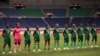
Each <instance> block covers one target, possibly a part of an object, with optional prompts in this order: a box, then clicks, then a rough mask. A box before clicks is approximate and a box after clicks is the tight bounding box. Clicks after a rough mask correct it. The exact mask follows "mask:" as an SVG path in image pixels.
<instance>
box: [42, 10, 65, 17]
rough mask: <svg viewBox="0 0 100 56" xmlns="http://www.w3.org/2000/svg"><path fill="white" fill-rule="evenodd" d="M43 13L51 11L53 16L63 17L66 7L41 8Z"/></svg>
mask: <svg viewBox="0 0 100 56" xmlns="http://www.w3.org/2000/svg"><path fill="white" fill-rule="evenodd" d="M43 11H44V13H46V12H52V13H53V15H54V16H57V17H64V16H66V13H67V9H43Z"/></svg>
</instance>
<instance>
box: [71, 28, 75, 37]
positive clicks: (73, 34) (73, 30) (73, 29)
mask: <svg viewBox="0 0 100 56" xmlns="http://www.w3.org/2000/svg"><path fill="white" fill-rule="evenodd" d="M71 36H72V38H76V28H72V31H71Z"/></svg>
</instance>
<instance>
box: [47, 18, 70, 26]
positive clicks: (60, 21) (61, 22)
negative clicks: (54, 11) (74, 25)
mask: <svg viewBox="0 0 100 56" xmlns="http://www.w3.org/2000/svg"><path fill="white" fill-rule="evenodd" d="M45 20H46V21H47V22H48V24H49V25H50V26H51V27H54V26H55V24H56V23H58V24H59V25H60V27H64V25H65V24H66V23H67V24H69V20H70V19H69V18H46V19H45Z"/></svg>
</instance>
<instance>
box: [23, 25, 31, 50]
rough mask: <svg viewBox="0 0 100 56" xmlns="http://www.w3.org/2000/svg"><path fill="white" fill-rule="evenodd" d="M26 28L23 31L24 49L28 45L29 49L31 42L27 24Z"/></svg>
mask: <svg viewBox="0 0 100 56" xmlns="http://www.w3.org/2000/svg"><path fill="white" fill-rule="evenodd" d="M26 28H27V30H26V31H25V32H24V37H25V50H26V47H27V46H28V51H30V44H31V40H30V34H31V31H30V30H29V26H26Z"/></svg>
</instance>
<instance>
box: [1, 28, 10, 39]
mask: <svg viewBox="0 0 100 56" xmlns="http://www.w3.org/2000/svg"><path fill="white" fill-rule="evenodd" d="M10 31H11V28H4V29H3V37H4V39H10Z"/></svg>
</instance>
